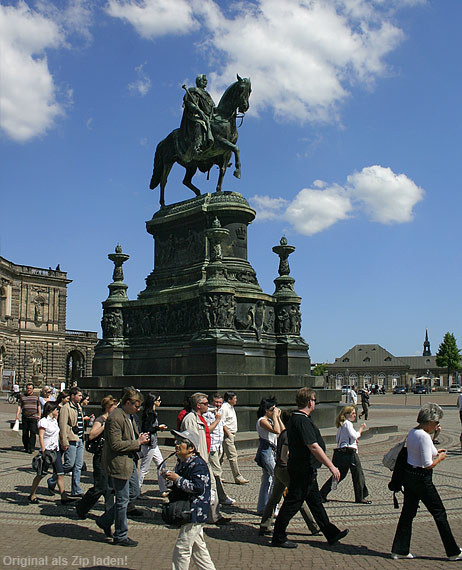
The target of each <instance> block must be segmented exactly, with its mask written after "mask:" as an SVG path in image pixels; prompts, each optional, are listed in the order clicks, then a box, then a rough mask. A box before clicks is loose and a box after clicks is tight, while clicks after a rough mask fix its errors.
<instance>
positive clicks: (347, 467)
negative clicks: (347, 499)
mask: <svg viewBox="0 0 462 570" xmlns="http://www.w3.org/2000/svg"><path fill="white" fill-rule="evenodd" d="M340 453H341V452H340ZM338 457H339V453H337V454H336V453H335V451H334V457H333V458H332V463H333V464H334V465H335V467H337V469H338V470H339V471H340V481H343V479H345V477H346V476H347V474H348V471H351V478H352V479H353V489H354V491H355V501H356V502H357V503H360V502H361V501H362V500H363V499H365V498H366V497H367V496H368V495H369V491H368V489H367V487H366V480H365V478H364V472H363V468H362V465H361V461H360V460H359V455H358V454H357V453H356V452H355V453H353V454H352V455H350V456H349V455H348V454H345V457H344V458H343V457H341V458H342V459H345V460H348V459H349V460H350V461H351V462H350V463H349V464H345V463H342V462H340V461H338ZM340 481H339V483H340ZM331 490H332V477H330V478H329V479H328V480H327V481H326V482H325V483H324V485H323V486H322V488H321V495H322V496H323V497H327V495H328V494H329V493H330V492H331Z"/></svg>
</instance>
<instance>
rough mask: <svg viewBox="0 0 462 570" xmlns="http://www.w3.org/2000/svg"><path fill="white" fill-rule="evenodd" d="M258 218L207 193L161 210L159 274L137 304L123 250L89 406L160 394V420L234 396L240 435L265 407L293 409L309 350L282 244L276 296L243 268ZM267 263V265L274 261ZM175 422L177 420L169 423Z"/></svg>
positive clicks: (116, 258)
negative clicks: (126, 395) (196, 401)
mask: <svg viewBox="0 0 462 570" xmlns="http://www.w3.org/2000/svg"><path fill="white" fill-rule="evenodd" d="M254 218H255V212H254V210H253V209H252V208H251V207H250V206H249V204H248V203H247V201H246V200H245V199H244V198H243V197H242V196H241V195H240V194H237V193H234V192H220V193H215V194H205V195H201V196H199V197H197V198H193V199H191V200H188V201H185V202H181V203H178V204H173V205H171V206H168V207H165V208H162V209H161V210H160V211H158V212H157V213H155V214H154V216H153V217H152V219H151V220H149V221H148V222H146V229H147V231H148V233H149V234H151V235H152V236H153V238H154V252H155V253H154V268H153V270H152V272H151V273H150V275H149V276H148V277H147V278H146V288H145V289H144V290H143V291H141V292H140V293H139V295H138V298H137V299H136V300H129V299H128V298H127V296H126V285H125V284H124V283H123V273H122V263H123V262H124V261H126V259H128V256H127V255H126V254H122V250H121V248H120V251H117V250H116V254H111V255H110V256H109V258H110V259H111V260H112V261H113V262H114V264H115V269H114V276H113V279H114V282H113V283H112V284H110V285H109V291H110V294H109V297H108V299H107V300H106V301H104V302H103V310H104V313H103V321H102V324H103V339H102V340H101V341H100V342H99V343H98V345H97V347H96V349H95V358H94V362H93V377H91V378H86V379H84V380H83V382H82V387H85V388H92V389H93V393H92V400H94V399H98V398H99V397H100V396H101V397H102V396H103V395H105V394H108V393H109V392H111V391H112V393H113V395H114V396H117V395H118V391H119V390H120V389H121V388H122V387H123V386H129V385H133V386H135V387H137V388H139V389H141V390H143V391H149V390H155V391H160V392H161V393H162V403H163V414H162V419H163V421H164V420H166V423H169V425H170V426H174V425H175V422H174V417H173V416H174V415H175V416H176V414H177V413H178V411H179V409H180V408H181V405H182V402H183V399H184V396H185V395H189V394H191V393H193V392H195V391H205V392H207V393H212V392H214V391H220V392H224V391H226V390H233V391H235V392H237V393H238V414H239V418H240V419H239V421H240V429H241V430H245V429H252V430H253V429H254V428H255V421H256V419H257V418H256V414H255V411H256V409H257V407H258V404H259V402H260V399H261V398H262V397H264V396H268V395H275V396H276V397H277V399H278V401H279V403H280V405H283V406H284V405H285V406H293V404H294V400H295V392H296V390H297V389H298V388H299V387H301V386H304V385H305V386H306V385H311V384H312V382H313V381H314V379H313V378H312V377H311V376H310V357H309V355H308V345H307V343H306V342H305V341H304V339H303V338H302V337H301V336H300V325H301V315H300V302H301V299H300V297H298V296H297V295H296V293H295V291H294V279H293V278H292V277H291V276H290V274H289V273H290V270H289V264H288V256H289V255H290V254H291V253H292V252H293V251H294V249H295V248H294V247H293V246H288V245H287V240H285V238H283V239H282V240H281V243H280V245H278V246H275V248H273V251H274V252H275V253H276V254H277V255H279V258H280V264H279V277H277V278H276V279H275V285H276V289H275V292H274V293H273V295H269V294H266V293H264V292H263V291H262V289H261V287H260V285H259V283H258V280H257V276H256V273H255V270H254V269H253V267H252V266H251V264H250V263H249V261H248V259H247V229H248V226H249V224H250V223H251V222H252V221H253V219H254ZM119 247H120V246H119ZM269 262H270V260H269ZM170 416H171V417H170Z"/></svg>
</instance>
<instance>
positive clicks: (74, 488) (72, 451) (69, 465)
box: [48, 439, 83, 495]
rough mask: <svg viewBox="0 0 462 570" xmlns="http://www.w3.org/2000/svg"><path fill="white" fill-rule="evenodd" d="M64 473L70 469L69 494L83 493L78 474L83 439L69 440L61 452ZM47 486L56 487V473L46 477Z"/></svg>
mask: <svg viewBox="0 0 462 570" xmlns="http://www.w3.org/2000/svg"><path fill="white" fill-rule="evenodd" d="M62 459H63V468H64V473H69V472H70V471H72V485H71V495H83V491H82V488H81V487H80V475H81V473H82V466H83V441H82V440H81V439H79V440H78V441H70V442H69V447H68V448H67V449H66V451H65V452H64V453H63V457H62ZM48 487H50V489H54V488H55V487H56V475H54V474H53V475H52V476H51V477H50V478H49V479H48Z"/></svg>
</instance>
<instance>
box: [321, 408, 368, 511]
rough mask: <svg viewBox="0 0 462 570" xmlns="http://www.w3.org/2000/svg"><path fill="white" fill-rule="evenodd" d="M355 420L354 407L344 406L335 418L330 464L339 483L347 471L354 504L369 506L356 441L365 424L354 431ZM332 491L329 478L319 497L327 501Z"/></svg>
mask: <svg viewBox="0 0 462 570" xmlns="http://www.w3.org/2000/svg"><path fill="white" fill-rule="evenodd" d="M355 420H356V408H355V407H354V406H344V407H343V408H342V411H341V412H340V414H339V415H338V416H337V420H336V425H337V428H338V429H337V436H336V438H337V449H334V456H333V457H332V463H333V464H334V465H335V467H337V468H338V470H339V471H340V480H339V483H340V481H342V480H343V479H345V477H346V476H347V473H348V471H350V472H351V477H352V479H353V489H354V492H355V503H363V504H365V505H370V504H371V503H372V501H369V500H367V499H366V497H367V496H368V495H369V491H368V489H367V487H366V481H365V479H364V473H363V468H362V466H361V461H360V460H359V455H358V439H359V438H360V437H361V435H362V433H363V431H364V429H365V427H366V424H365V423H363V424H361V425H360V426H359V430H358V431H356V430H355V428H354V426H353V422H354V421H355ZM331 490H332V477H330V478H329V479H328V480H327V481H326V482H325V483H324V485H323V486H322V488H321V491H320V493H321V497H322V499H323V501H324V502H326V501H327V495H328V494H329V493H330V491H331Z"/></svg>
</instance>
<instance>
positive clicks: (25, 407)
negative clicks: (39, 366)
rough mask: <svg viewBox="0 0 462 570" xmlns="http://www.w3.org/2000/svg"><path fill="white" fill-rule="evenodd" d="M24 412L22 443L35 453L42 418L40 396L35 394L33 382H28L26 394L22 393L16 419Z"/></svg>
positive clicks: (28, 451) (27, 449)
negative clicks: (39, 421) (39, 422)
mask: <svg viewBox="0 0 462 570" xmlns="http://www.w3.org/2000/svg"><path fill="white" fill-rule="evenodd" d="M21 412H22V418H21V421H22V443H23V445H24V450H25V451H26V452H27V453H33V451H34V449H35V439H36V436H37V434H38V427H37V422H38V420H39V419H40V402H39V398H38V396H36V395H35V394H34V385H33V384H32V382H29V383H28V384H26V392H25V394H21V395H20V396H19V400H18V409H17V410H16V420H19V414H20V413H21Z"/></svg>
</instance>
